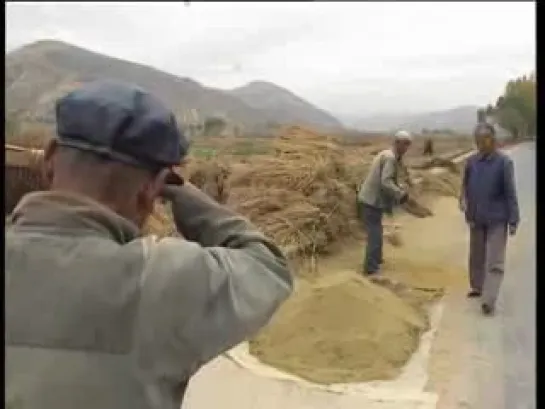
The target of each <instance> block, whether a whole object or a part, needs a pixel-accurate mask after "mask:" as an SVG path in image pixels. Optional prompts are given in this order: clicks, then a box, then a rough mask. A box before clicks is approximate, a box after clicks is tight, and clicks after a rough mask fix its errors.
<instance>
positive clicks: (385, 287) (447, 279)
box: [251, 198, 465, 384]
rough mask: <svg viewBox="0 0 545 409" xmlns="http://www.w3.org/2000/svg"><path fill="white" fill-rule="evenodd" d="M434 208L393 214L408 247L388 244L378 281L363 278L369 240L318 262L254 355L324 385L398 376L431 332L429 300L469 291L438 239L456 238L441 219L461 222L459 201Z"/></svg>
mask: <svg viewBox="0 0 545 409" xmlns="http://www.w3.org/2000/svg"><path fill="white" fill-rule="evenodd" d="M433 208H434V211H435V212H438V213H439V214H440V215H441V216H440V217H429V218H424V219H417V218H415V217H413V216H411V215H408V214H406V213H401V214H398V215H396V216H394V219H393V220H392V221H391V222H394V223H396V224H398V225H399V226H400V229H399V233H398V234H399V235H400V236H401V239H402V241H403V245H401V246H392V245H388V244H387V245H386V248H385V259H386V263H385V265H384V269H383V273H382V276H383V277H382V278H381V279H380V280H378V281H377V282H373V281H370V280H368V279H367V278H363V277H361V276H360V275H359V274H357V271H358V267H359V266H360V263H361V260H362V256H363V246H364V243H363V241H361V242H359V243H353V244H352V245H347V246H345V249H344V250H343V251H341V252H340V253H337V254H336V255H335V256H332V257H329V258H325V259H322V260H319V261H318V263H317V264H318V274H316V272H315V273H314V274H312V275H305V274H303V275H302V277H305V278H302V279H300V280H299V281H298V287H297V291H296V292H295V294H294V295H293V296H292V298H291V299H290V301H289V302H287V303H286V304H285V305H284V306H283V308H282V309H281V310H280V312H279V313H278V314H277V315H276V316H275V318H274V319H273V321H272V322H271V324H270V325H269V326H268V327H267V328H266V329H265V330H264V331H262V332H261V333H260V334H259V335H258V336H257V337H256V338H255V339H254V340H252V342H251V352H252V353H253V354H254V355H256V356H257V357H258V358H259V359H260V360H261V361H263V362H264V363H267V364H269V365H272V366H274V367H277V368H279V369H282V370H284V371H286V372H290V373H294V374H296V375H298V376H300V377H302V378H304V379H307V380H310V381H314V382H318V383H324V384H329V383H339V382H363V381H370V380H386V379H392V378H394V377H395V376H396V375H397V374H398V373H399V370H400V368H401V367H402V366H403V364H405V363H406V362H407V360H408V359H409V357H410V356H411V355H412V353H413V352H414V351H415V350H416V348H417V346H418V341H419V338H420V336H421V334H422V333H423V332H424V331H425V330H426V329H427V328H428V319H427V306H428V305H429V303H430V302H431V301H433V300H436V299H437V297H439V296H441V295H442V294H444V292H445V290H446V289H449V290H452V289H457V288H465V287H464V286H465V275H464V271H463V270H461V269H459V268H455V267H451V266H450V265H449V264H448V263H445V262H444V260H448V252H449V246H448V244H445V243H448V240H446V241H444V240H437V238H438V237H444V236H445V231H449V232H452V233H453V234H454V232H453V231H452V229H450V228H447V227H446V226H445V225H444V224H443V223H442V221H443V219H444V216H446V217H447V218H448V220H458V219H460V218H459V213H456V217H455V218H452V217H450V216H454V212H458V210H457V207H456V201H455V200H454V199H452V198H438V199H436V200H435V201H434V205H433ZM386 223H388V221H386ZM462 225H463V223H462ZM461 237H463V235H462V236H461ZM309 277H311V278H309ZM438 365H439V366H438V368H439V369H438V370H439V372H440V364H438Z"/></svg>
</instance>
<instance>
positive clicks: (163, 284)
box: [5, 81, 292, 409]
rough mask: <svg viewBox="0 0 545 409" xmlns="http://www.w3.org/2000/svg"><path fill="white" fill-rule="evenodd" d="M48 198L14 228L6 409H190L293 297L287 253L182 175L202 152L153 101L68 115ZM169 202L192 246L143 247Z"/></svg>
mask: <svg viewBox="0 0 545 409" xmlns="http://www.w3.org/2000/svg"><path fill="white" fill-rule="evenodd" d="M56 116H57V131H58V132H57V133H58V138H56V139H54V140H52V141H51V142H50V143H49V145H48V147H47V149H46V151H45V165H44V175H45V177H46V178H47V182H48V183H49V185H50V190H49V191H39V192H33V193H30V194H28V195H26V196H24V197H23V198H22V199H21V201H20V202H19V203H18V205H17V207H16V208H15V210H14V211H13V213H12V215H11V216H10V220H9V221H8V225H7V228H6V249H5V296H6V328H5V342H6V369H5V382H6V386H5V393H6V398H5V402H6V406H9V407H11V405H13V407H21V408H27V409H38V408H40V409H60V408H78V409H91V408H93V409H151V408H171V409H174V408H176V409H178V408H179V407H180V404H181V400H182V397H183V393H184V391H185V387H186V384H187V381H188V380H189V378H190V377H191V376H192V375H193V374H194V373H195V372H196V371H197V370H198V369H199V368H200V367H201V366H202V365H203V364H204V363H206V362H208V361H209V360H211V359H212V358H214V357H216V356H217V355H219V354H221V353H222V352H224V351H226V350H228V349H229V348H231V347H233V346H234V345H236V344H238V343H239V342H241V341H243V340H244V339H245V338H247V337H248V336H250V335H252V334H254V333H255V332H256V331H257V330H258V329H259V328H261V327H262V326H263V325H265V324H266V323H267V322H268V321H269V319H270V317H271V316H272V314H273V313H274V311H275V310H276V309H277V308H278V306H279V305H280V304H281V303H282V302H283V301H284V300H285V299H286V298H287V297H288V295H289V294H290V292H291V289H292V278H291V276H290V272H289V270H288V268H287V265H286V260H285V258H284V256H283V255H282V254H281V252H280V251H279V249H278V248H277V247H276V246H275V245H274V244H273V243H271V242H270V241H269V240H268V239H266V238H265V237H264V236H263V234H261V233H260V232H259V231H258V230H257V229H256V228H255V227H254V226H252V225H251V224H250V223H249V222H248V221H247V220H246V219H245V218H243V217H241V216H240V215H238V214H236V213H234V212H233V211H231V210H229V209H227V208H225V207H222V206H221V205H219V204H217V203H216V202H214V201H213V200H211V199H210V198H208V197H207V196H206V195H205V194H204V193H202V192H200V191H199V190H198V189H196V188H195V187H193V186H192V185H190V184H189V183H185V184H184V183H183V180H182V179H181V178H180V177H179V176H177V175H176V174H175V173H173V171H172V167H173V166H175V165H177V164H179V163H180V160H181V158H182V157H183V156H184V155H185V154H186V151H187V148H188V143H187V141H186V139H185V138H184V136H183V135H181V134H180V132H179V131H178V128H177V125H176V121H175V119H174V116H173V115H172V113H171V112H170V111H168V110H167V109H166V108H165V107H164V106H163V105H162V104H161V102H159V101H158V100H157V99H155V98H154V97H153V96H151V95H149V94H148V93H146V92H145V91H143V90H141V89H139V88H137V87H134V86H131V85H127V84H123V83H119V82H113V81H99V82H93V83H90V84H87V85H84V86H82V87H81V88H80V89H77V90H75V91H73V92H72V93H70V94H68V95H67V96H66V97H64V98H62V99H60V100H59V101H58V103H57V106H56ZM159 197H163V198H166V199H169V200H170V201H171V203H172V210H173V214H174V219H175V223H176V227H177V229H178V230H179V232H180V233H181V235H182V236H183V237H184V239H182V238H174V237H170V238H164V239H161V240H158V239H156V238H155V237H153V236H149V237H142V236H141V235H140V229H141V227H142V226H143V224H144V222H145V220H146V219H147V217H148V216H149V215H150V213H151V212H152V210H153V203H154V201H155V200H156V199H157V198H159Z"/></svg>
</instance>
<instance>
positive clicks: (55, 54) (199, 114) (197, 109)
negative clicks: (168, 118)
mask: <svg viewBox="0 0 545 409" xmlns="http://www.w3.org/2000/svg"><path fill="white" fill-rule="evenodd" d="M5 64H6V65H5V68H6V71H5V92H6V95H5V96H6V99H5V100H6V105H5V112H6V114H8V113H12V112H17V113H19V114H21V113H22V114H23V116H24V117H26V118H27V119H30V120H39V121H44V122H50V123H51V122H52V121H53V107H54V101H55V100H56V99H57V98H58V97H59V96H61V95H63V94H64V93H66V92H67V91H69V90H70V89H71V88H73V87H74V86H75V85H77V84H78V83H81V82H86V81H91V80H94V79H97V78H110V79H119V80H123V81H127V82H131V83H135V84H137V85H140V86H141V87H143V88H145V89H147V90H149V91H150V92H152V93H153V94H155V95H157V96H158V97H159V98H160V99H162V100H163V101H164V102H165V103H166V104H167V105H168V106H169V107H170V108H171V109H172V110H173V111H174V112H175V114H176V116H177V117H178V119H179V120H180V121H184V122H186V121H188V120H191V121H193V120H198V121H202V120H203V119H204V118H205V117H207V116H222V117H224V118H227V119H228V120H229V122H231V123H234V124H236V125H238V126H240V127H241V128H243V129H246V130H251V129H262V128H263V127H264V126H266V125H267V124H269V123H270V122H271V118H274V119H282V118H281V117H280V116H279V115H278V114H276V111H275V112H273V114H269V113H268V112H266V111H265V110H263V108H265V109H266V107H264V106H263V104H258V106H252V105H251V104H248V103H246V102H244V101H243V100H241V99H240V98H238V97H237V96H236V95H235V93H233V92H226V91H222V90H219V89H214V88H209V87H206V86H203V85H201V84H199V83H198V82H196V81H194V80H192V79H189V78H182V77H177V76H175V75H172V74H168V73H165V72H162V71H159V70H157V69H155V68H152V67H148V66H145V65H141V64H137V63H133V62H129V61H124V60H120V59H117V58H112V57H108V56H105V55H101V54H98V53H95V52H91V51H88V50H85V49H83V48H79V47H76V46H72V45H69V44H66V43H63V42H59V41H49V40H46V41H39V42H36V43H33V44H30V45H27V46H25V47H22V48H19V49H16V50H14V51H12V52H10V53H8V54H7V55H6V62H5ZM286 92H288V91H286ZM275 95H276V94H275ZM290 95H292V97H293V98H294V99H296V100H299V101H300V103H301V105H303V106H311V105H310V104H308V103H305V101H303V100H301V99H300V98H298V97H296V96H295V95H293V94H291V93H290ZM274 98H276V96H274ZM305 104H306V105H305ZM188 118H190V119H188ZM308 118H309V114H308V112H307V111H302V114H301V115H299V114H298V113H297V112H295V113H294V115H292V116H291V117H289V122H291V121H294V122H300V121H302V122H303V123H307V122H308ZM279 122H282V123H283V122H285V121H282V120H280V121H279Z"/></svg>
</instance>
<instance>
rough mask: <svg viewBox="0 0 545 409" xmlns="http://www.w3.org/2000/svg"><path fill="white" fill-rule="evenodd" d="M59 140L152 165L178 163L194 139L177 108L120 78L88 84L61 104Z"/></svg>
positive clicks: (58, 127)
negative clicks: (179, 123) (179, 118)
mask: <svg viewBox="0 0 545 409" xmlns="http://www.w3.org/2000/svg"><path fill="white" fill-rule="evenodd" d="M56 118H57V134H58V137H59V144H60V145H62V146H68V147H72V148H76V149H81V150H86V151H91V152H94V153H97V154H100V155H103V156H106V157H109V158H111V159H112V160H116V161H120V162H124V163H127V164H129V165H133V166H138V167H144V168H149V169H153V170H156V169H160V168H165V167H172V166H174V165H178V164H179V163H180V161H181V160H182V158H183V157H184V156H185V155H186V154H187V151H188V148H189V141H188V140H187V138H186V137H185V135H184V134H183V133H182V132H181V131H180V130H179V129H178V126H177V124H176V119H175V118H174V115H173V113H172V112H171V111H170V110H168V109H167V108H166V107H165V106H164V105H163V104H162V103H161V101H159V100H158V99H157V98H155V97H154V96H153V95H151V94H149V93H148V92H146V91H144V90H143V89H141V88H139V87H137V86H135V85H131V84H125V83H123V82H119V81H111V80H101V81H94V82H90V83H87V84H85V85H83V86H82V87H81V88H78V89H76V90H74V91H72V92H71V93H69V94H68V95H66V96H64V97H63V98H60V99H59V100H58V101H57V104H56Z"/></svg>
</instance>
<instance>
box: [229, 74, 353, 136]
mask: <svg viewBox="0 0 545 409" xmlns="http://www.w3.org/2000/svg"><path fill="white" fill-rule="evenodd" d="M230 93H231V95H234V96H236V97H238V98H240V99H241V100H242V101H244V102H245V103H246V104H248V105H249V106H251V107H254V108H258V109H261V110H262V111H265V112H266V113H267V115H268V116H269V118H270V120H271V122H277V123H290V122H296V123H299V124H302V125H304V124H307V125H316V126H320V127H325V128H341V127H342V124H341V123H340V122H339V120H338V119H336V118H335V117H333V116H332V115H331V114H329V113H327V112H326V111H324V110H322V109H320V108H318V107H316V106H314V105H312V104H311V103H309V102H307V101H305V100H304V99H302V98H300V97H298V96H297V95H295V94H294V93H293V92H291V91H288V90H287V89H285V88H282V87H279V86H278V85H275V84H272V83H270V82H266V81H254V82H251V83H249V84H247V85H245V86H243V87H239V88H235V89H234V90H231V91H230Z"/></svg>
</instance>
